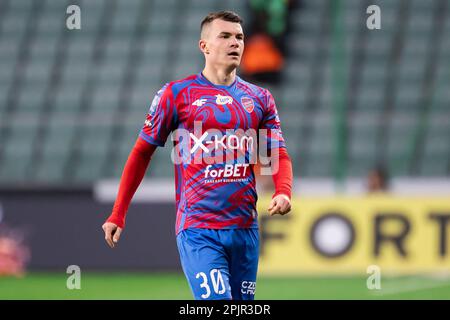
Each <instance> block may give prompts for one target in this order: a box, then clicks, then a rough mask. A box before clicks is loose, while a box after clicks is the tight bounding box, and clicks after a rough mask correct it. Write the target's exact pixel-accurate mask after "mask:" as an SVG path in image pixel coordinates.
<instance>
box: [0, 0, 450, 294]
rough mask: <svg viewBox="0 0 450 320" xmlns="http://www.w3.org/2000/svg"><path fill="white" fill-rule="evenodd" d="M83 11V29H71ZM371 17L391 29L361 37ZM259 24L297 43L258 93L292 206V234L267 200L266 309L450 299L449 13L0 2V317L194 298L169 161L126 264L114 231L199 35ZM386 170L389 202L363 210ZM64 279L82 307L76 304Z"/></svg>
mask: <svg viewBox="0 0 450 320" xmlns="http://www.w3.org/2000/svg"><path fill="white" fill-rule="evenodd" d="M73 4H75V5H78V6H79V7H80V8H81V29H80V30H68V29H67V28H66V19H67V18H68V16H69V14H67V13H66V9H67V7H68V6H69V5H73ZM370 5H378V6H379V7H380V9H381V29H380V30H369V29H368V28H367V27H366V20H367V18H368V17H369V15H370V14H368V13H367V12H366V9H367V7H368V6H370ZM255 7H264V8H265V10H267V12H268V15H267V17H271V19H274V20H273V21H274V23H275V25H277V23H278V27H279V30H282V31H283V36H282V40H283V43H284V47H282V50H281V52H282V54H283V64H282V68H281V70H280V72H279V74H278V76H279V77H278V78H277V81H273V82H270V83H266V84H263V85H264V86H266V87H267V88H269V89H270V90H271V92H272V93H273V95H274V97H275V99H276V101H277V105H278V110H279V114H280V118H281V121H282V127H283V131H284V136H285V139H286V141H287V145H288V150H289V153H290V155H291V158H292V160H293V166H294V175H295V186H294V187H295V194H296V197H295V198H294V210H293V212H292V214H291V215H290V216H289V217H288V216H286V217H285V218H276V219H272V220H271V219H267V216H266V213H265V203H266V202H267V197H268V196H267V195H269V196H270V193H269V191H270V190H267V191H266V190H264V188H262V187H261V186H264V185H265V183H264V181H263V180H261V181H259V182H261V183H260V184H259V188H260V191H261V193H260V195H261V196H260V206H261V207H260V208H261V209H260V217H261V226H262V228H261V236H262V244H261V247H262V254H261V260H260V272H259V280H258V284H257V287H258V290H257V293H256V297H257V298H258V299H408V298H412V299H414V298H432V299H433V298H434V299H449V298H450V279H449V277H448V268H449V266H450V258H448V253H447V247H448V244H449V242H450V240H448V237H447V222H448V221H450V201H449V199H450V183H449V175H450V3H449V1H448V0H429V1H424V0H367V1H366V0H329V1H328V0H301V1H291V3H290V5H289V6H288V5H287V1H276V0H273V1H262V2H261V1H240V0H220V1H218V0H184V1H181V0H180V1H177V0H126V1H125V0H86V1H56V0H34V1H33V0H14V1H13V0H0V299H11V298H16V299H21V298H22V299H36V298H39V299H103V298H104V299H110V298H111V299H190V298H191V295H190V292H189V288H188V285H187V283H186V281H185V279H184V277H183V275H182V273H181V268H180V266H179V261H178V255H177V251H176V246H175V235H174V230H173V229H174V227H173V226H174V220H175V208H174V190H173V168H172V163H171V161H169V159H170V151H171V148H170V146H169V144H168V145H167V146H166V147H165V148H160V149H159V150H158V152H157V153H156V154H155V156H154V157H153V159H152V162H151V166H150V169H149V170H148V172H147V175H146V178H145V180H144V183H143V184H142V186H141V188H140V189H139V191H138V193H137V194H136V197H135V201H134V202H133V204H132V206H131V208H130V212H129V215H128V220H127V223H128V224H127V228H126V230H125V233H124V234H123V236H122V239H121V243H120V245H119V247H118V248H117V249H115V250H110V249H108V248H107V246H106V244H105V243H104V240H103V233H102V230H101V228H100V227H101V224H102V223H103V221H104V219H105V218H106V217H107V215H109V213H110V210H111V208H112V204H113V201H114V197H115V193H116V191H117V185H118V179H119V178H120V175H121V170H122V168H123V165H124V163H125V161H126V159H127V156H128V153H129V151H130V149H131V147H132V145H133V143H134V141H135V139H136V138H137V135H138V132H139V130H140V128H141V125H142V123H143V121H144V120H145V119H144V117H145V114H146V112H147V110H148V106H149V103H150V101H151V99H152V97H153V95H154V94H155V93H156V91H157V90H158V89H159V88H160V87H162V85H163V84H164V83H165V82H167V81H171V80H174V79H178V78H182V77H185V76H187V75H189V74H193V73H197V72H199V71H201V69H202V67H203V57H202V55H201V54H200V53H199V51H198V49H197V41H198V36H199V24H200V21H201V20H202V18H203V17H204V16H205V15H206V14H207V13H209V12H211V11H217V10H222V9H228V10H233V11H235V12H237V13H238V14H240V15H241V16H242V17H243V18H244V20H245V21H246V23H248V22H250V21H252V18H251V17H252V14H254V12H255V11H254V9H255ZM271 21H272V20H271ZM247 26H248V25H247V24H246V25H245V27H247ZM275 29H276V28H275ZM244 30H247V29H244ZM244 78H245V77H244ZM378 166H381V167H383V168H384V169H383V170H385V171H386V172H388V173H389V186H388V189H386V190H381V191H382V192H376V194H370V195H367V194H366V191H367V183H368V182H367V177H368V174H369V172H371V170H373V169H374V168H375V167H378ZM269 189H270V188H269ZM265 194H266V195H265ZM327 219H328V220H327ZM286 222H288V223H286ZM319 222H321V223H323V222H325V223H323V224H320V223H319ZM69 265H78V266H80V268H81V271H82V278H81V279H82V280H81V287H82V289H81V290H68V289H67V288H66V280H67V278H68V276H69V275H68V274H66V268H67V267H68V266H69ZM370 265H377V266H379V267H380V270H381V274H382V278H381V286H382V288H381V289H380V290H369V289H368V287H367V279H368V277H369V276H370V274H367V267H368V266H370ZM2 274H3V276H2Z"/></svg>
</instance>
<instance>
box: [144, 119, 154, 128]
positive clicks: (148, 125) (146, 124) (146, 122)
mask: <svg viewBox="0 0 450 320" xmlns="http://www.w3.org/2000/svg"><path fill="white" fill-rule="evenodd" d="M144 124H145V126H146V127H152V126H153V123H152V122H151V121H150V120H145V122H144Z"/></svg>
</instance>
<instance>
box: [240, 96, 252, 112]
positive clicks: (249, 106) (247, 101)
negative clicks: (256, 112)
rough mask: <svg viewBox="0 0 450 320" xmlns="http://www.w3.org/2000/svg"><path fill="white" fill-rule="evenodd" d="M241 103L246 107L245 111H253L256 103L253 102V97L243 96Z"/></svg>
mask: <svg viewBox="0 0 450 320" xmlns="http://www.w3.org/2000/svg"><path fill="white" fill-rule="evenodd" d="M241 104H242V106H243V107H244V109H245V111H247V112H248V113H251V112H252V111H253V109H255V104H254V103H253V99H252V98H250V97H242V98H241Z"/></svg>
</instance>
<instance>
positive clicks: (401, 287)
mask: <svg viewBox="0 0 450 320" xmlns="http://www.w3.org/2000/svg"><path fill="white" fill-rule="evenodd" d="M411 280H413V281H411ZM430 281H433V280H429V279H409V281H408V280H403V281H401V280H399V281H396V282H397V283H395V282H394V283H392V282H391V283H389V284H388V285H387V289H386V287H385V289H383V286H382V288H381V290H377V291H374V292H373V293H374V294H375V295H377V296H383V295H392V294H397V293H404V292H414V291H420V290H425V289H433V288H438V287H444V286H449V285H450V283H449V282H447V281H439V282H434V283H430Z"/></svg>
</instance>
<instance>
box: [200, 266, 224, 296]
mask: <svg viewBox="0 0 450 320" xmlns="http://www.w3.org/2000/svg"><path fill="white" fill-rule="evenodd" d="M200 277H201V278H202V280H203V282H202V283H201V284H200V288H204V289H205V290H206V292H205V293H204V294H202V295H201V297H202V298H203V299H207V298H208V297H209V296H210V295H211V288H210V285H209V283H211V284H212V288H213V290H214V292H215V293H216V294H224V293H225V291H226V288H225V283H224V281H223V277H222V273H221V272H220V270H219V269H211V271H210V272H209V279H210V282H208V276H207V275H206V274H205V273H204V272H199V273H197V274H196V275H195V278H196V279H198V278H200Z"/></svg>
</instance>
